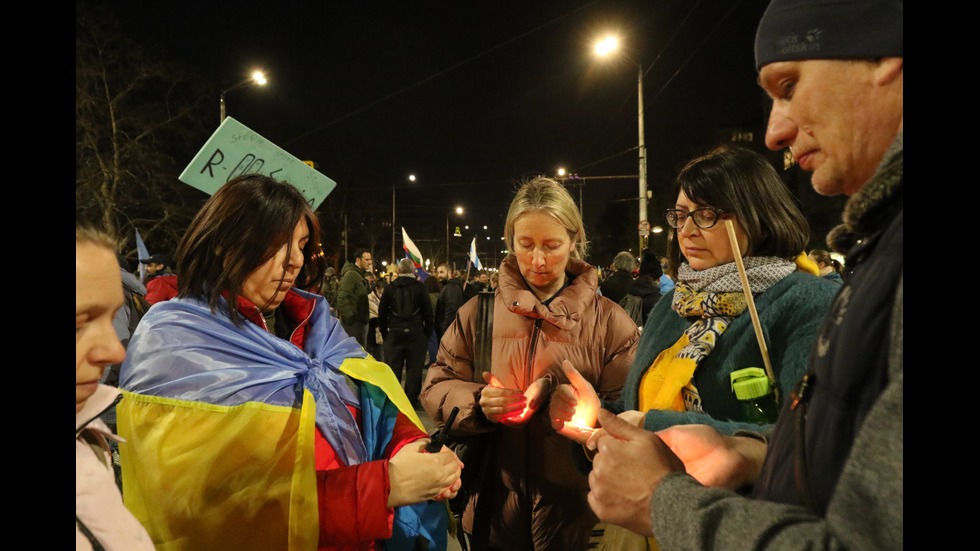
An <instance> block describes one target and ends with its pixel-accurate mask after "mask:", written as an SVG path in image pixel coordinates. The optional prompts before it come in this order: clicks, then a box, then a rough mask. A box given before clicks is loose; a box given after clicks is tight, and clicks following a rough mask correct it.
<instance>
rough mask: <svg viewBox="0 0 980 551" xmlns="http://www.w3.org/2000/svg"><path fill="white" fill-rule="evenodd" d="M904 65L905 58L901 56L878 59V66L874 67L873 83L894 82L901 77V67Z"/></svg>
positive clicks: (884, 83)
mask: <svg viewBox="0 0 980 551" xmlns="http://www.w3.org/2000/svg"><path fill="white" fill-rule="evenodd" d="M904 66H905V58H902V57H883V58H881V59H880V60H878V66H877V67H876V68H875V73H874V76H875V84H878V85H886V84H891V83H893V82H895V80H897V79H899V78H902V73H903V69H904Z"/></svg>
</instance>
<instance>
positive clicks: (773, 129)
mask: <svg viewBox="0 0 980 551" xmlns="http://www.w3.org/2000/svg"><path fill="white" fill-rule="evenodd" d="M795 139H796V124H795V123H794V122H793V121H792V120H791V119H790V118H789V117H787V116H786V115H785V114H783V113H782V112H781V110H780V109H778V108H777V107H776V106H775V105H773V107H772V112H771V113H770V114H769V126H768V127H767V128H766V147H768V148H769V149H772V150H773V151H779V150H780V149H783V148H786V147H789V146H791V145H793V140H795Z"/></svg>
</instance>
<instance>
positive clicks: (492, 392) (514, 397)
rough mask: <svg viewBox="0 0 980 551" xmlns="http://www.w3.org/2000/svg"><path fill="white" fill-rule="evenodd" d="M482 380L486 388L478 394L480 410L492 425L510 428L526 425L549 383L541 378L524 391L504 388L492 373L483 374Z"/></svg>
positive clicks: (546, 390) (539, 403)
mask: <svg viewBox="0 0 980 551" xmlns="http://www.w3.org/2000/svg"><path fill="white" fill-rule="evenodd" d="M483 380H485V381H486V382H487V386H485V387H483V390H482V391H481V392H480V408H481V409H482V410H483V414H484V415H486V417H487V419H489V420H490V421H491V422H493V423H503V424H505V425H510V426H515V425H521V424H524V423H526V422H527V420H528V419H530V418H531V416H532V415H534V412H535V411H537V409H538V406H539V405H541V401H542V400H543V399H544V397H545V396H547V394H548V386H549V384H548V383H549V381H548V379H547V378H543V377H542V378H541V379H538V380H537V381H534V382H533V383H531V386H529V387H528V389H527V390H526V391H522V390H521V389H519V388H505V387H504V385H503V383H501V382H500V379H498V378H497V377H495V376H494V375H493V374H492V373H484V374H483Z"/></svg>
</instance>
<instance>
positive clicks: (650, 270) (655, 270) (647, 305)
mask: <svg viewBox="0 0 980 551" xmlns="http://www.w3.org/2000/svg"><path fill="white" fill-rule="evenodd" d="M662 276H663V270H662V269H661V268H660V259H658V258H657V257H656V256H655V255H654V254H653V253H651V252H650V251H646V252H645V253H643V261H642V262H640V273H639V275H637V276H636V279H634V280H633V281H632V282H631V283H630V286H629V289H628V290H627V292H626V294H627V295H633V296H636V297H639V298H640V300H641V301H642V303H643V322H644V323H645V322H646V319H647V317H648V316H649V315H650V311H651V310H653V307H654V306H656V305H657V301H658V300H660V278H661V277H662ZM638 325H640V326H641V327H642V326H643V323H641V324H638Z"/></svg>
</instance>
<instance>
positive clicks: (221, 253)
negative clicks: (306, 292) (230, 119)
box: [176, 174, 324, 325]
mask: <svg viewBox="0 0 980 551" xmlns="http://www.w3.org/2000/svg"><path fill="white" fill-rule="evenodd" d="M303 218H305V219H306V223H307V225H308V226H309V230H310V237H309V240H308V241H307V243H306V246H305V247H304V248H303V268H302V269H301V270H300V272H299V274H298V275H297V278H296V282H295V286H296V287H300V288H302V287H303V286H304V285H305V284H306V283H307V282H310V281H319V279H320V276H321V274H322V273H323V269H324V260H323V255H322V254H320V223H319V221H318V220H317V218H316V215H314V214H313V209H311V208H310V205H309V204H307V202H306V200H305V199H304V198H303V195H302V194H301V193H300V192H299V190H297V189H296V188H295V187H293V186H292V185H290V184H287V183H285V182H279V181H276V180H273V179H272V178H269V177H267V176H262V175H259V174H246V175H242V176H239V177H237V178H235V179H233V180H231V181H230V182H228V183H227V184H225V185H224V186H222V187H221V188H220V189H219V190H218V191H216V192H215V194H214V195H213V196H211V198H210V199H208V201H207V202H206V203H205V204H204V206H203V207H201V210H200V212H198V213H197V216H195V217H194V220H193V221H192V222H191V224H190V226H189V227H188V228H187V231H186V232H185V233H184V236H183V237H182V238H181V240H180V244H179V245H178V246H177V255H176V258H177V266H178V273H177V284H178V287H179V291H180V293H179V295H180V296H181V297H192V298H197V299H200V300H207V302H208V304H209V305H210V306H211V311H212V312H213V311H214V310H215V309H216V308H217V305H218V300H219V298H220V297H221V296H222V295H223V294H225V293H227V297H226V298H227V299H228V315H229V317H230V318H231V320H232V322H234V323H235V324H236V325H240V324H241V316H240V314H239V313H238V307H237V305H238V297H239V296H241V292H242V285H243V284H244V282H245V280H246V279H247V278H248V276H249V275H250V274H251V273H252V272H253V271H255V269H256V268H258V267H259V266H261V265H262V263H264V262H265V261H267V260H268V259H270V258H272V256H273V255H275V254H276V252H277V251H279V249H281V248H282V247H283V246H286V247H287V255H286V258H289V257H290V256H291V253H292V236H293V230H295V229H296V224H298V223H299V221H300V220H301V219H303ZM283 276H284V277H285V266H283ZM256 306H258V307H259V308H262V307H263V306H265V305H262V304H256Z"/></svg>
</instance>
